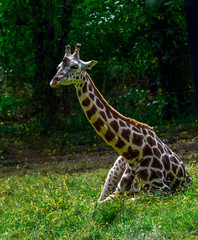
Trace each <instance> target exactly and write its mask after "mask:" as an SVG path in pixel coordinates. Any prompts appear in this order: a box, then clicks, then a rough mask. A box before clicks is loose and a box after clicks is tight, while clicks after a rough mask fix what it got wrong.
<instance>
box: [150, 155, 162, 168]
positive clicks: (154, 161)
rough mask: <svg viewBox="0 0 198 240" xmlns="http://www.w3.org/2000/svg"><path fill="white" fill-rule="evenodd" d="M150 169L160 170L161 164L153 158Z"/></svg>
mask: <svg viewBox="0 0 198 240" xmlns="http://www.w3.org/2000/svg"><path fill="white" fill-rule="evenodd" d="M151 167H153V168H158V169H162V164H161V162H160V161H159V160H158V159H157V158H155V157H154V158H153V162H152V164H151Z"/></svg>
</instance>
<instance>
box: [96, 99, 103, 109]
mask: <svg viewBox="0 0 198 240" xmlns="http://www.w3.org/2000/svg"><path fill="white" fill-rule="evenodd" d="M96 104H97V105H98V107H99V108H101V109H103V108H104V106H103V104H102V103H101V101H100V100H99V99H98V98H97V99H96Z"/></svg>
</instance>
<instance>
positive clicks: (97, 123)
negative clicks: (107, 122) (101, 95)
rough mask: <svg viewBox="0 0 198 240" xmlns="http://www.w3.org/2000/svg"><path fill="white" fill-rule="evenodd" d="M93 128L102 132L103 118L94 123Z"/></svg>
mask: <svg viewBox="0 0 198 240" xmlns="http://www.w3.org/2000/svg"><path fill="white" fill-rule="evenodd" d="M93 126H94V127H95V129H96V130H97V131H98V132H100V130H101V127H102V126H104V122H103V121H102V119H101V118H98V120H96V121H95V122H94V123H93Z"/></svg>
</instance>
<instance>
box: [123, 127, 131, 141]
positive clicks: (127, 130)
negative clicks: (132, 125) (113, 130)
mask: <svg viewBox="0 0 198 240" xmlns="http://www.w3.org/2000/svg"><path fill="white" fill-rule="evenodd" d="M130 134H131V131H130V130H129V129H123V130H122V133H121V136H122V137H123V138H124V139H125V140H126V141H127V142H129V141H130V140H129V137H130Z"/></svg>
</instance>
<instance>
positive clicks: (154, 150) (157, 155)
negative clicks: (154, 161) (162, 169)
mask: <svg viewBox="0 0 198 240" xmlns="http://www.w3.org/2000/svg"><path fill="white" fill-rule="evenodd" d="M153 153H154V155H155V156H156V157H158V158H160V156H161V153H160V151H159V150H158V148H156V147H155V148H153Z"/></svg>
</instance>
